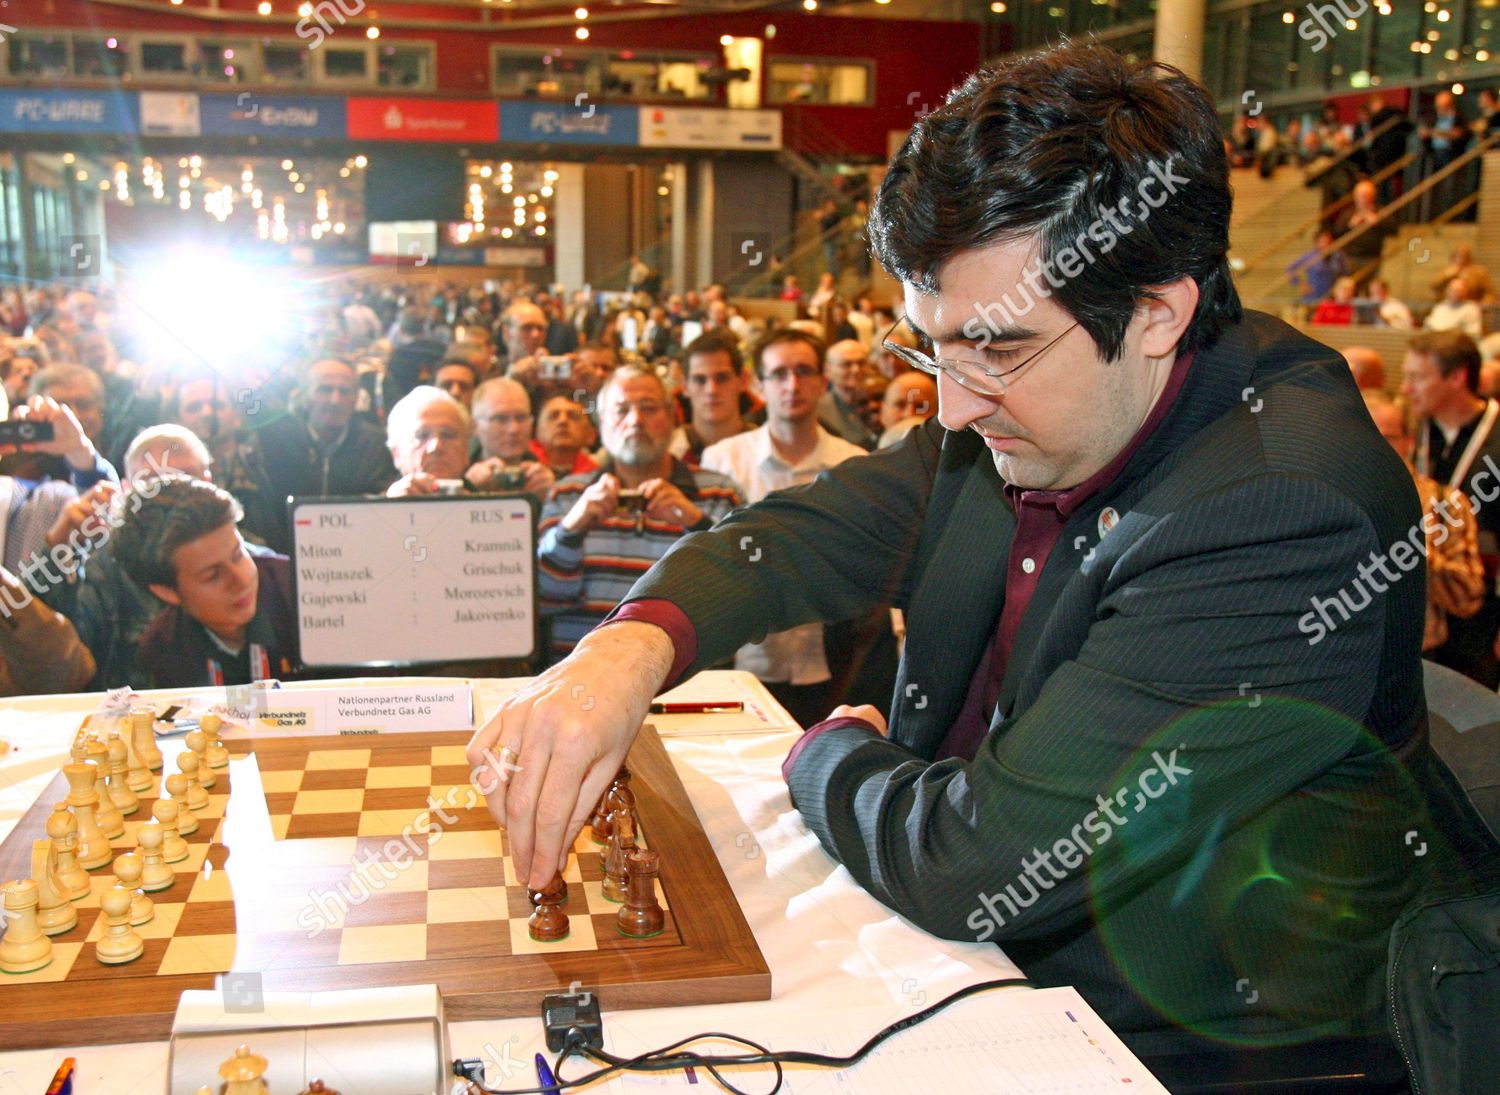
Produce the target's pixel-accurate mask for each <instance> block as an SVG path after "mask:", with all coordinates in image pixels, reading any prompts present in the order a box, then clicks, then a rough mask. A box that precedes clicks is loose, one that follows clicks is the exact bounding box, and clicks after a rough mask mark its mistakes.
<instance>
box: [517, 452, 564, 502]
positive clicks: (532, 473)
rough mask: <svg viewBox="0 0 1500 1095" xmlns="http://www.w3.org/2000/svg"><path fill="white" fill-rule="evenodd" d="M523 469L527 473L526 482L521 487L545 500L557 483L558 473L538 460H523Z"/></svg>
mask: <svg viewBox="0 0 1500 1095" xmlns="http://www.w3.org/2000/svg"><path fill="white" fill-rule="evenodd" d="M521 470H522V471H524V472H525V473H526V482H525V483H523V484H522V485H521V489H522V490H524V491H525V492H526V493H527V494H534V495H536V496H537V498H539V499H540V500H542V501H544V502H545V501H546V500H547V496H548V495H549V494H551V493H552V488H553V486H554V485H555V484H556V483H557V473H556V472H554V471H553V470H552V469H551V468H549V467H548V466H547V465H546V464H543V463H541V462H540V461H537V460H523V461H521Z"/></svg>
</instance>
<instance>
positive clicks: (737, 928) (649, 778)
mask: <svg viewBox="0 0 1500 1095" xmlns="http://www.w3.org/2000/svg"><path fill="white" fill-rule="evenodd" d="M468 737H469V735H468V734H467V733H465V732H451V733H448V734H399V735H397V734H390V735H381V736H380V738H379V739H373V740H372V739H371V738H367V737H358V738H355V737H350V738H329V739H320V740H319V742H318V748H319V749H320V750H322V749H342V748H350V749H354V748H370V747H371V746H372V744H375V747H377V748H379V747H387V748H397V747H403V746H404V747H408V748H415V747H430V746H434V745H455V744H463V743H464V742H466V741H467V740H468ZM296 741H301V742H302V746H301V747H302V748H306V741H305V739H284V738H277V739H262V740H259V741H253V742H245V741H244V740H243V739H241V740H240V741H239V742H233V741H231V742H228V743H227V744H229V745H230V748H231V749H232V750H233V751H234V752H235V753H236V755H241V754H242V753H243V752H244V751H246V749H247V747H252V748H254V749H257V750H259V749H265V750H266V751H267V752H268V753H275V752H278V751H279V750H281V749H284V748H294V747H295V746H294V745H293V744H292V743H294V742H296ZM627 763H628V764H629V765H630V768H631V771H632V773H633V774H634V776H635V778H634V779H633V781H632V786H633V788H634V790H635V791H636V793H637V802H638V805H639V807H640V809H641V816H642V818H643V819H645V827H646V831H647V836H648V839H649V841H650V842H651V844H652V846H654V847H656V848H658V849H661V850H662V852H663V859H662V873H661V885H662V888H663V890H664V891H665V892H666V893H667V894H668V895H669V898H668V900H669V901H670V902H671V906H672V919H673V922H674V923H675V926H676V929H677V931H678V933H679V934H680V937H681V943H676V942H673V943H670V944H664V945H663V946H661V947H660V948H645V949H642V950H638V951H628V952H620V951H611V952H600V951H575V952H559V953H557V954H554V955H513V956H507V957H496V958H494V959H492V960H487V959H486V958H484V957H477V956H476V957H465V958H443V959H429V960H426V961H423V962H411V963H380V964H376V965H372V966H338V967H330V966H321V967H320V966H309V967H291V968H285V969H279V970H276V971H264V976H265V985H264V987H265V989H266V991H278V990H283V991H298V990H301V991H311V990H318V989H327V988H360V987H369V986H377V985H388V984H392V983H421V982H429V981H431V982H436V983H438V984H439V985H440V986H441V987H442V991H443V996H444V1001H445V1007H446V1008H447V1009H448V1014H449V1016H450V1018H453V1019H488V1018H502V1017H514V1016H527V1015H533V1014H535V1012H536V1009H537V1007H538V1003H539V1000H540V998H541V995H543V994H544V993H547V992H555V991H560V990H566V989H568V987H569V986H570V985H571V984H573V983H575V982H576V983H578V984H579V985H581V986H582V987H584V988H586V989H589V990H592V991H595V992H597V993H598V994H599V995H600V998H601V1000H602V1001H603V1002H604V1006H605V1007H608V1008H610V1009H621V1008H626V1009H628V1008H647V1007H671V1006H681V1005H693V1004H715V1003H734V1002H741V1001H749V1000H767V999H770V997H771V991H772V985H771V974H770V969H769V967H768V966H767V965H766V962H765V958H764V956H763V955H762V954H761V952H760V948H759V946H758V945H757V944H756V942H755V937H754V934H753V933H752V932H751V930H750V927H749V924H748V922H747V921H746V920H745V917H744V913H743V912H742V911H741V909H740V906H739V902H738V901H737V900H736V899H735V897H734V893H733V890H732V889H731V887H730V885H729V881H728V879H727V878H726V877H725V875H724V872H723V868H722V866H721V865H720V863H719V861H718V857H717V856H716V855H715V853H714V849H713V847H712V845H711V844H710V843H709V841H708V838H707V836H706V834H705V832H704V830H703V828H702V825H701V822H700V821H699V819H698V816H697V812H696V811H695V810H694V808H693V805H692V801H691V799H690V798H689V797H688V794H687V791H686V789H685V788H684V787H683V785H682V782H681V779H680V778H679V777H678V775H677V772H676V769H675V768H674V767H673V766H672V763H671V758H670V757H669V756H668V755H667V752H666V749H665V747H664V746H663V745H662V742H661V739H660V738H659V737H658V736H657V734H656V732H655V729H654V727H651V726H650V725H647V726H646V727H645V728H643V730H642V732H641V734H640V735H639V737H638V738H637V739H636V743H635V745H634V747H633V748H632V751H631V754H630V756H629V758H628V760H627ZM66 794H67V785H66V780H65V779H64V777H63V776H62V775H61V774H59V775H58V776H57V777H56V778H55V779H54V781H53V782H52V783H51V784H49V786H48V788H47V790H46V791H45V792H43V794H42V795H41V796H39V797H38V799H37V800H36V802H35V803H34V804H33V805H32V806H31V808H30V809H29V810H27V812H26V814H25V815H23V817H22V818H21V820H20V821H19V822H17V824H16V826H15V828H14V830H13V831H12V832H11V834H10V835H9V836H8V837H7V838H6V840H5V841H4V842H3V844H0V878H24V877H28V876H29V874H30V867H31V863H30V855H31V843H32V840H34V839H36V837H37V836H39V835H45V826H46V821H47V818H48V817H49V816H50V814H51V812H52V803H53V802H56V801H61V800H62V799H63V798H64V797H65V796H66ZM104 873H108V871H107V869H104V870H101V871H94V872H90V874H91V875H97V874H104ZM90 922H91V921H90V920H89V918H88V914H85V915H84V918H83V923H82V924H81V927H86V925H87V924H88V923H90ZM78 930H79V929H74V931H75V932H76V931H78ZM68 938H73V936H72V935H71V934H70V935H69V936H68ZM79 938H81V937H79ZM80 960H82V956H80ZM405 966H410V969H409V970H407V969H405V968H403V967H405ZM130 970H131V967H130V966H129V965H125V966H121V967H118V969H117V970H116V971H110V972H109V973H100V974H98V975H96V976H94V977H91V978H88V979H83V980H75V979H72V977H71V975H70V977H69V978H67V979H64V980H62V981H58V982H47V983H29V984H19V985H9V986H7V985H6V983H5V978H4V977H0V1045H5V1046H6V1047H8V1048H15V1049H43V1048H53V1047H58V1046H68V1045H80V1044H110V1043H121V1042H136V1041H156V1040H163V1039H165V1038H167V1037H168V1036H169V1035H170V1032H171V1025H172V1019H173V1015H174V1013H175V1010H176V1002H177V998H178V996H179V995H180V994H181V992H182V991H183V990H185V989H211V988H213V987H214V984H215V981H216V978H217V976H218V975H217V974H213V973H203V974H172V975H155V974H153V975H149V976H144V977H142V976H135V977H132V976H131V973H130ZM497 980H499V981H503V982H506V984H505V986H504V987H500V988H497V987H496V982H497ZM101 990H103V991H101ZM122 1001H123V1002H124V1003H125V1007H126V1008H127V1009H128V1010H126V1011H124V1012H122V1011H121V1010H120V1006H121V1002H122Z"/></svg>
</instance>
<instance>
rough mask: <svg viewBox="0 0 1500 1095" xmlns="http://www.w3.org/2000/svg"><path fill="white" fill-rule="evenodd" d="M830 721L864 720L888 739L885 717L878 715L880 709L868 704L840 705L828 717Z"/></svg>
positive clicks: (888, 732) (888, 733)
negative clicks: (845, 719)
mask: <svg viewBox="0 0 1500 1095" xmlns="http://www.w3.org/2000/svg"><path fill="white" fill-rule="evenodd" d="M828 717H829V718H830V719H844V718H849V719H864V720H865V721H866V722H867V723H869V724H870V725H871V726H873V727H875V730H876V731H877V732H878V733H879V734H880V736H881V737H883V738H885V737H889V736H890V731H889V729H888V728H887V727H886V725H885V716H884V715H882V714H881V713H880V708H878V707H871V706H870V705H869V704H868V703H861V704H854V705H852V706H851V705H850V704H847V703H841V704H839V705H838V706H837V707H835V708H834V709H833V712H832V713H831V714H830V715H829V716H828Z"/></svg>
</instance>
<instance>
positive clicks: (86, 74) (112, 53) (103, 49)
mask: <svg viewBox="0 0 1500 1095" xmlns="http://www.w3.org/2000/svg"><path fill="white" fill-rule="evenodd" d="M129 74H130V53H129V51H128V50H126V48H125V47H124V45H123V44H121V42H120V40H119V39H118V38H86V37H83V36H81V35H80V36H79V37H76V38H74V39H73V75H74V76H80V77H82V78H83V79H85V80H118V79H121V78H125V79H129Z"/></svg>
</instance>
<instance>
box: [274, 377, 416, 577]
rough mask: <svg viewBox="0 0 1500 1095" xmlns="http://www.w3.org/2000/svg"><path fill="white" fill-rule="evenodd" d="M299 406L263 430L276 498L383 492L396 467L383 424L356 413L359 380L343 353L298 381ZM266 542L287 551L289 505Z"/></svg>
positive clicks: (278, 508) (280, 509)
mask: <svg viewBox="0 0 1500 1095" xmlns="http://www.w3.org/2000/svg"><path fill="white" fill-rule="evenodd" d="M297 395H298V400H297V406H296V408H295V409H294V410H293V411H292V412H291V413H289V414H286V415H283V416H282V417H281V418H279V419H278V420H276V421H274V422H272V423H270V424H269V425H267V426H265V427H262V428H261V429H260V430H259V431H258V436H257V446H256V447H257V448H258V449H259V450H260V452H261V454H262V457H263V461H264V465H265V470H266V478H267V481H268V482H269V484H270V488H271V497H272V498H273V499H286V498H289V497H300V498H318V497H329V496H337V495H343V494H383V493H384V492H385V488H386V487H388V486H390V485H391V483H393V482H395V480H396V478H397V476H396V468H395V465H393V464H392V463H391V456H390V453H389V452H387V451H386V442H385V435H384V434H383V433H382V432H381V429H380V427H379V426H376V425H374V424H373V423H370V422H366V421H364V420H363V419H359V418H356V417H355V416H354V407H355V401H356V400H357V399H358V396H359V381H358V378H357V376H356V374H355V371H354V366H352V365H350V364H348V363H347V362H344V361H340V360H338V359H337V358H325V359H323V360H322V361H318V362H315V363H314V364H313V366H312V367H311V368H310V369H308V370H307V375H306V376H305V377H304V378H303V380H302V383H301V385H299V387H298V393H297ZM274 508H275V510H276V517H277V519H278V520H277V523H276V525H275V526H274V527H273V528H270V529H267V530H266V531H267V535H266V543H267V544H269V545H270V546H271V547H272V548H274V549H276V550H277V551H278V552H281V553H283V554H285V553H288V552H290V550H291V546H292V536H291V526H290V524H289V521H288V513H287V509H286V507H285V506H284V505H279V506H276V507H274Z"/></svg>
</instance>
